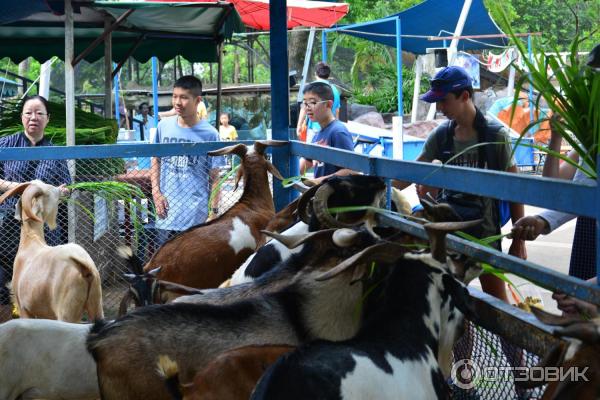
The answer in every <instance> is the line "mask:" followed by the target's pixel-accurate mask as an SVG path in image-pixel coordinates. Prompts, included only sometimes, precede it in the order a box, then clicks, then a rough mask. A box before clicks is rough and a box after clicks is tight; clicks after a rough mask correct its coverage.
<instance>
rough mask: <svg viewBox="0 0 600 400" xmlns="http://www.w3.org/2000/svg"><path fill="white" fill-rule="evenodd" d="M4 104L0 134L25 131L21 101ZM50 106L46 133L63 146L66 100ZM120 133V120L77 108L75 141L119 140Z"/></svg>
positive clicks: (108, 142) (65, 141) (103, 141)
mask: <svg viewBox="0 0 600 400" xmlns="http://www.w3.org/2000/svg"><path fill="white" fill-rule="evenodd" d="M2 105H3V107H4V110H3V111H2V113H1V114H0V137H3V136H7V135H12V134H13V133H16V132H20V131H22V130H23V124H22V123H21V101H4V102H3V104H2ZM48 106H49V110H48V111H49V113H50V121H49V122H48V126H46V129H45V133H46V137H47V138H49V139H50V140H52V143H54V144H55V145H59V146H61V145H63V146H64V145H65V144H66V143H67V137H66V121H65V104H64V103H55V102H48ZM118 133H119V127H118V125H117V121H115V120H113V119H106V118H104V117H101V116H99V115H96V114H92V113H89V112H86V111H83V110H81V109H78V108H76V109H75V143H76V144H113V143H116V141H117V134H118Z"/></svg>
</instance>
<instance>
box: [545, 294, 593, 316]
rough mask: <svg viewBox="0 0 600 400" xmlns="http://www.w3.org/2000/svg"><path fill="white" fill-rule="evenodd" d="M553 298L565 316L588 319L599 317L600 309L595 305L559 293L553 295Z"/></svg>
mask: <svg viewBox="0 0 600 400" xmlns="http://www.w3.org/2000/svg"><path fill="white" fill-rule="evenodd" d="M552 298H553V299H554V300H556V305H557V307H558V309H559V310H561V311H562V312H563V313H564V314H571V315H575V314H581V315H583V316H584V317H586V318H594V317H597V316H598V307H596V306H595V305H594V304H591V303H588V302H585V301H583V300H579V299H576V298H575V297H571V296H568V295H566V294H564V293H558V292H556V293H552Z"/></svg>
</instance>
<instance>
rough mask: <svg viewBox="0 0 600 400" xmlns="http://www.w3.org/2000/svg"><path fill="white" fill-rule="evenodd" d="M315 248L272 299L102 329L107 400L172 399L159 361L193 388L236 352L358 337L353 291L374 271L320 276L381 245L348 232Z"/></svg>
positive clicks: (158, 311) (145, 313)
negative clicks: (214, 363) (173, 365)
mask: <svg viewBox="0 0 600 400" xmlns="http://www.w3.org/2000/svg"><path fill="white" fill-rule="evenodd" d="M294 240H295V239H294ZM302 240H303V239H298V242H299V243H301V242H302ZM310 240H311V243H312V244H311V246H310V247H309V246H307V250H306V251H304V253H305V255H306V259H304V261H306V263H305V264H304V267H302V268H300V270H299V271H298V273H297V274H295V275H294V276H293V277H292V278H291V279H286V280H285V281H283V280H281V281H278V282H276V285H279V287H277V288H274V287H273V286H268V288H269V290H268V291H267V292H266V293H259V292H254V295H252V296H250V297H249V298H242V299H239V300H237V301H233V302H229V303H226V304H219V305H214V304H186V303H175V304H168V305H161V306H149V307H144V308H140V309H137V310H135V311H133V312H132V313H130V314H127V315H126V316H124V317H122V318H120V319H117V320H116V321H115V322H113V323H106V322H98V323H96V325H95V326H94V328H93V329H92V331H91V333H90V336H89V338H88V349H89V351H90V352H91V353H92V355H93V356H94V359H95V360H96V363H97V367H98V381H99V385H100V390H101V394H102V398H103V399H119V400H121V399H141V398H143V399H147V400H152V399H164V398H167V396H168V394H167V393H166V390H165V388H164V385H163V384H162V382H161V381H160V379H157V373H156V371H155V368H154V366H155V365H156V362H157V361H158V357H159V355H165V356H168V357H169V358H171V359H172V360H174V361H175V362H177V364H178V366H179V370H180V371H181V380H182V381H190V380H192V378H193V376H194V374H195V373H196V372H197V371H198V370H199V369H201V368H203V366H205V365H206V363H208V362H209V361H210V360H211V359H213V358H214V357H215V356H216V355H218V354H219V353H222V352H223V351H226V350H229V349H232V348H236V347H241V346H249V345H263V344H287V345H293V346H295V345H298V344H300V343H305V342H308V341H311V340H315V339H328V340H344V339H348V338H350V337H352V336H354V335H355V334H356V332H357V331H358V327H359V325H360V318H359V315H357V314H356V309H357V307H358V305H359V303H360V301H361V297H362V294H363V284H362V282H357V283H354V284H352V283H353V282H354V276H355V275H357V274H358V275H362V269H366V268H367V266H366V265H362V264H360V265H359V264H357V265H355V266H354V267H353V268H351V269H349V270H348V271H345V272H343V273H341V274H339V275H337V276H336V277H335V278H334V279H330V280H327V281H323V282H317V281H316V280H315V279H314V277H315V275H316V274H315V273H314V272H315V270H319V273H322V272H323V271H325V270H327V269H329V268H332V267H333V266H335V265H337V264H338V263H339V262H340V260H343V259H345V258H348V257H350V256H351V255H353V254H355V253H357V252H359V251H360V250H362V249H364V248H366V247H368V246H370V245H371V244H373V243H374V240H375V239H374V238H373V237H372V235H371V234H370V233H369V232H366V231H354V230H351V229H347V228H344V229H338V230H333V229H331V230H327V231H325V232H314V233H312V234H311V239H310ZM309 250H310V251H309ZM297 262H298V265H299V266H301V265H300V261H297ZM306 265H313V268H307V267H306ZM303 271H304V272H305V273H303ZM357 271H360V272H359V273H358V272H357ZM274 272H275V271H274ZM308 272H312V273H308ZM306 273H308V275H306ZM270 282H271V283H265V285H274V283H273V282H274V280H272V281H270ZM227 289H233V287H232V288H227ZM221 291H222V290H215V292H221Z"/></svg>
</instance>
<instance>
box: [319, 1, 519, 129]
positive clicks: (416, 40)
mask: <svg viewBox="0 0 600 400" xmlns="http://www.w3.org/2000/svg"><path fill="white" fill-rule="evenodd" d="M463 3H464V2H463V1H462V0H425V1H424V2H422V3H420V4H417V5H416V6H414V7H411V8H409V9H406V10H404V11H402V12H400V13H397V14H393V15H390V16H388V17H386V18H382V19H378V20H375V21H370V22H365V23H360V24H354V25H344V26H340V27H336V28H332V29H326V30H324V31H323V33H322V39H323V40H322V50H323V60H325V61H326V59H327V34H328V33H330V32H339V33H344V34H347V35H351V36H354V37H359V38H362V39H367V40H370V41H373V42H377V43H381V44H384V45H387V46H392V47H396V59H397V60H398V61H397V63H396V74H397V77H398V115H399V116H400V117H402V114H403V112H402V57H401V54H402V50H404V51H407V52H410V53H414V54H425V53H426V49H427V48H428V47H442V46H443V47H446V46H445V42H444V44H438V42H436V41H432V40H431V38H434V37H440V36H449V35H453V34H454V31H455V29H456V26H457V21H459V20H460V18H461V13H462V11H463ZM467 13H468V14H467V15H466V19H465V22H464V26H463V28H462V31H461V33H460V35H503V32H502V31H501V30H500V28H498V25H496V23H495V22H494V20H492V18H491V17H490V15H489V13H488V11H487V9H486V8H485V6H484V5H483V0H472V2H471V4H470V7H469V8H468V9H467ZM506 44H507V41H506V39H504V38H501V37H495V38H484V39H477V40H473V39H463V40H461V41H460V42H459V44H458V46H457V49H459V50H474V49H485V48H492V47H498V46H505V45H506Z"/></svg>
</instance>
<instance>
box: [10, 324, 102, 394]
mask: <svg viewBox="0 0 600 400" xmlns="http://www.w3.org/2000/svg"><path fill="white" fill-rule="evenodd" d="M90 327H91V324H71V323H67V322H61V321H51V320H47V319H35V320H34V319H20V320H14V321H9V322H6V323H4V324H0V399H2V400H15V399H22V400H27V399H39V398H43V399H47V400H58V399H61V400H70V399H73V400H75V399H77V400H83V399H86V400H87V399H97V398H100V391H99V389H98V379H97V378H96V363H95V362H94V360H93V359H92V356H91V355H90V354H89V353H88V352H87V349H86V347H85V340H86V337H87V334H88V332H89V331H90Z"/></svg>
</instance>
